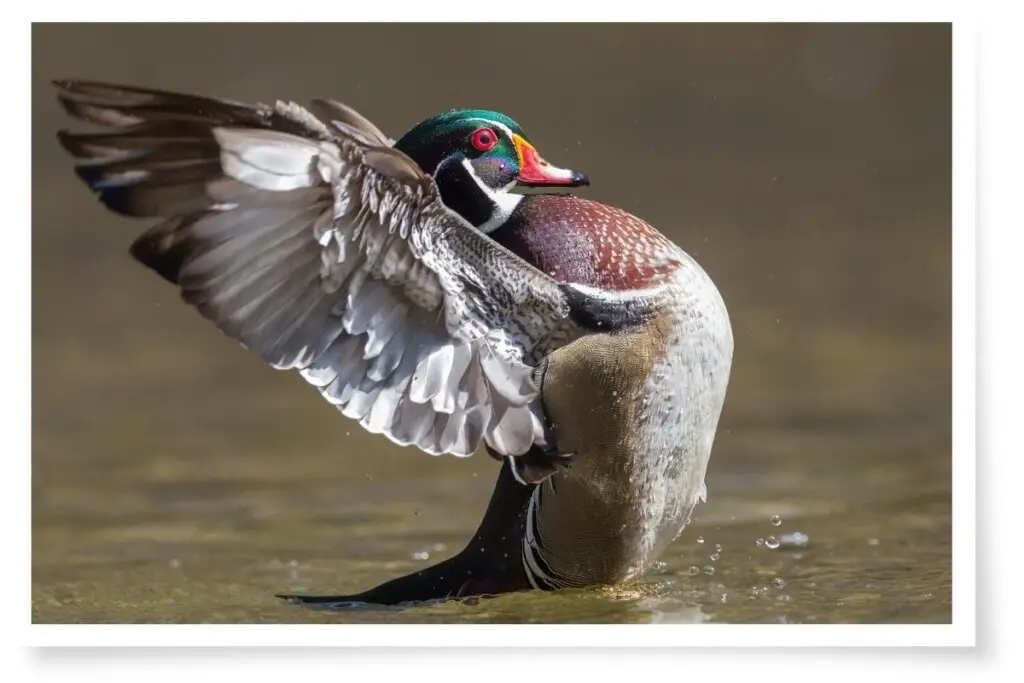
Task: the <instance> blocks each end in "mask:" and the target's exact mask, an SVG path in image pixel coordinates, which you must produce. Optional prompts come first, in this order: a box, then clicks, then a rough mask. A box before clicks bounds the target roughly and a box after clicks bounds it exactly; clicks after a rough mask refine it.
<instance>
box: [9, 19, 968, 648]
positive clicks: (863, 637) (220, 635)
mask: <svg viewBox="0 0 1024 683" xmlns="http://www.w3.org/2000/svg"><path fill="white" fill-rule="evenodd" d="M510 1H511V0H510ZM343 4H344V5H345V7H343V8H339V7H338V6H337V5H333V6H332V7H331V9H334V10H335V11H334V12H330V11H329V10H328V11H326V12H325V8H324V7H321V6H319V5H318V4H317V3H313V2H304V3H302V4H301V5H299V4H297V3H290V4H285V5H281V4H279V3H264V4H259V3H253V4H250V5H247V7H246V13H245V17H244V18H245V20H246V21H254V20H274V19H277V20H288V21H302V20H323V19H325V18H327V17H332V16H333V17H337V18H338V19H344V20H355V21H368V20H378V21H379V20H387V18H386V17H381V16H380V15H379V13H378V12H376V11H375V8H374V7H373V5H372V3H343ZM349 4H351V5H352V6H351V7H349V6H348V5H349ZM401 4H402V3H394V7H395V8H396V10H398V12H400V13H396V14H397V16H399V17H400V18H401V19H402V20H415V21H438V20H452V19H458V18H465V19H467V20H474V21H476V20H485V19H488V18H490V17H487V16H485V15H486V8H482V7H481V3H479V2H472V3H462V5H461V6H456V5H455V3H448V4H447V8H446V10H447V11H449V12H454V13H455V15H456V16H454V17H453V16H451V14H449V15H448V16H446V17H441V16H439V15H438V14H437V11H438V5H437V4H436V3H416V2H413V3H409V4H408V6H407V7H405V8H401V9H399V5H401ZM47 5H48V6H47V7H42V6H40V7H39V8H38V10H39V11H42V10H48V11H49V12H51V13H54V10H56V9H61V10H64V11H62V12H60V13H59V18H60V20H62V21H66V20H92V21H96V20H109V19H114V20H120V21H123V20H125V19H126V18H127V17H131V18H132V19H133V20H143V19H145V20H153V19H156V18H158V17H159V15H161V14H162V15H163V17H159V18H168V19H174V20H179V21H180V20H183V18H184V16H185V11H186V7H188V6H191V7H192V8H195V9H202V10H205V11H204V12H202V13H201V14H202V15H204V19H205V20H238V19H240V18H241V17H240V16H239V14H238V6H237V5H236V4H235V3H230V4H225V5H224V6H223V9H222V10H221V11H220V12H218V11H217V9H219V8H218V7H215V6H214V5H213V4H212V3H209V2H201V3H200V2H189V1H185V0H176V2H174V3H171V4H162V3H124V2H102V3H96V4H95V5H93V4H92V3H48V4H47ZM61 5H63V7H60V6H61ZM147 5H148V6H147ZM828 5H829V3H820V2H799V3H795V2H790V3H786V4H784V6H780V3H778V2H775V3H759V2H742V3H738V2H733V3H729V8H728V9H725V8H722V7H715V6H714V3H686V6H685V8H682V7H680V8H677V9H676V13H678V14H677V16H674V17H673V16H671V15H672V14H673V13H672V12H671V11H669V15H670V16H669V17H667V16H666V11H665V10H666V8H665V7H663V6H661V3H656V2H651V3H644V2H630V3H628V10H629V11H628V14H627V15H625V16H614V15H612V14H610V13H609V12H607V11H606V10H607V9H608V8H606V7H605V8H603V7H599V6H596V5H591V4H589V3H585V4H583V3H577V4H572V3H568V2H563V3H534V2H526V1H525V0H523V1H520V2H515V10H516V11H515V12H513V13H511V14H504V16H503V17H502V19H507V18H514V19H519V18H526V17H543V18H544V19H545V20H553V21H557V20H569V21H572V20H580V19H581V18H583V17H585V18H586V20H588V21H600V20H603V21H615V20H626V19H628V20H630V21H643V20H662V21H664V20H666V19H669V20H687V21H712V20H716V21H721V20H730V19H733V20H735V19H737V18H739V17H742V19H743V20H798V21H803V20H808V19H809V18H812V17H813V18H816V19H822V18H829V19H833V20H836V19H838V20H879V17H880V16H882V15H884V16H885V20H888V21H894V20H895V21H900V20H913V21H920V20H926V19H930V20H938V21H941V20H946V19H949V18H951V17H952V16H953V14H962V13H954V12H952V11H951V8H952V7H953V6H954V5H953V4H952V3H928V4H927V5H919V4H918V3H892V2H884V3H881V2H880V3H864V2H861V3H858V9H859V10H860V11H859V12H857V13H856V14H855V15H853V16H851V13H850V12H842V10H841V9H838V10H837V11H833V9H834V8H831V7H829V6H828ZM531 6H532V7H531ZM584 7H585V8H586V9H583V8H584ZM541 8H543V12H540V11H539V10H540V9H541ZM161 9H163V10H164V11H163V12H162V13H161V12H160V11H159V10H161ZM620 9H621V8H620ZM867 10H874V11H867ZM17 11H20V10H17ZM406 11H407V12H408V13H407V14H406V13H405V12H406ZM684 11H685V16H684V15H683V12H684ZM460 12H461V14H460ZM144 14H145V16H143V15H144ZM199 15H200V13H198V12H192V13H189V16H191V17H197V16H199ZM602 15H603V16H602ZM11 18H12V17H11V16H10V15H8V17H7V20H8V21H7V22H5V24H7V26H10V27H15V30H16V31H17V30H18V29H19V28H20V27H16V22H13V21H10V20H11ZM51 20H57V16H56V15H55V14H53V15H52V16H51ZM8 22H9V23H8ZM22 26H23V25H22ZM3 30H4V31H5V33H7V32H9V31H10V29H9V28H7V27H6V26H5V28H4V29H3ZM19 33H20V31H19ZM6 37H7V36H5V38H6ZM22 37H24V36H22ZM19 42H21V41H19ZM4 43H5V44H6V45H13V44H15V42H14V41H13V40H5V41H4ZM26 51H27V50H26ZM23 54H24V52H23ZM974 61H975V60H974V30H973V26H972V25H971V24H970V23H967V22H961V21H959V20H958V21H957V25H956V27H955V30H954V128H953V130H954V155H955V156H954V158H955V161H956V162H955V164H954V182H953V189H954V196H955V197H956V200H955V204H954V225H955V229H954V285H955V286H954V315H955V318H954V320H955V322H954V346H953V348H954V363H955V376H954V382H955V385H954V386H955V388H956V390H955V391H954V470H953V471H954V481H955V486H954V527H953V529H954V575H955V577H956V579H955V583H954V586H953V610H954V612H953V614H954V624H953V625H949V626H876V625H865V626H816V625H815V626H811V625H807V626H803V625H787V626H784V627H781V626H748V625H696V626H691V625H647V626H643V627H638V626H579V625H572V626H568V625H567V626H549V625H532V626H528V627H526V626H502V625H494V626H478V625H448V626H413V625H387V626H366V625H358V626H357V625H335V626H319V625H299V626H281V625H266V626H262V625H238V626H219V625H216V626H159V625H154V626H122V625H112V626H96V625H82V626H71V625H33V626H31V627H30V628H29V629H28V630H27V634H28V638H27V643H29V644H35V645H43V644H46V645H88V646H103V645H113V644H117V645H121V646H124V645H133V646H139V645H170V644H173V645H194V646H210V645H238V646H280V645H304V646H316V645H328V646H339V645H344V646H350V647H351V646H379V645H399V646H406V647H408V646H414V647H431V648H432V647H436V646H451V645H456V644H457V645H466V646H486V647H492V648H493V647H495V646H497V645H500V644H502V643H506V644H520V645H524V644H527V643H528V644H529V645H530V646H531V647H541V646H544V645H556V646H559V647H582V646H589V647H602V648H605V647H610V646H623V645H627V644H628V645H635V646H649V647H666V646H671V647H677V646H679V645H682V644H685V645H687V646H710V645H725V646H737V645H756V646H783V647H788V646H807V645H824V646H839V645H853V644H856V645H878V646H906V645H909V646H933V645H938V646H948V645H969V644H973V643H974V639H975V585H974V583H975V566H974V557H973V555H974V552H973V551H974V529H975V513H974V505H975V491H974V478H975V472H974V467H973V465H974V459H973V458H972V457H971V456H972V454H973V453H974V450H975V448H974V447H975V425H974V403H975V396H974V357H975V334H974V322H975V318H974V300H975V286H974V279H975V249H974V247H975V244H974V242H975V235H974V230H973V226H974V216H975V206H974V201H975V198H974V186H975V172H974V164H973V159H974V147H975V143H974V131H975V120H974V103H973V98H974V93H975V84H974V81H975V68H976V67H975V63H974ZM8 63H9V64H19V63H21V60H17V59H8ZM7 88H8V90H9V91H14V92H27V91H28V88H23V89H20V90H19V89H17V88H14V87H13V86H12V85H11V84H10V83H8V85H7ZM27 114H28V112H26V111H24V110H21V109H19V108H18V107H17V106H13V107H10V106H9V107H6V108H5V110H4V112H3V115H4V116H5V118H14V119H15V121H12V122H10V123H8V125H7V126H6V127H5V130H8V131H12V130H27V129H28V126H27V123H28V122H27V121H26V118H27ZM5 123H6V122H5ZM11 138H12V139H10V140H9V143H10V144H11V145H15V144H17V145H26V143H29V144H30V140H29V139H28V136H27V135H25V136H11ZM23 151H25V152H26V154H25V157H23V158H26V157H29V153H28V150H24V149H23ZM9 153H11V154H12V156H13V152H11V151H10V150H9ZM6 166H7V173H8V176H9V175H10V173H9V172H10V170H11V168H12V166H14V165H13V164H10V163H9V164H6ZM15 171H16V172H15V174H14V175H15V177H13V178H10V177H5V184H4V187H5V188H6V189H7V194H8V195H9V196H17V197H19V198H22V199H23V203H22V205H21V206H24V205H26V204H27V203H28V202H27V199H28V198H29V197H30V189H29V188H28V187H27V180H28V176H27V174H25V173H24V169H23V168H18V167H16V166H15ZM21 206H19V209H20V208H21ZM26 213H27V212H26ZM27 223H28V221H22V222H21V223H20V224H21V225H25V224H27ZM18 225H19V223H18V222H17V221H13V220H12V221H9V222H8V230H9V232H10V233H12V234H16V235H17V236H18V237H19V238H21V239H24V240H25V241H24V242H23V243H21V245H19V246H28V234H27V231H21V230H18V229H17V227H16V226H18ZM27 251H28V250H26V251H23V252H22V254H24V253H26V252H27ZM8 264H9V265H10V266H11V268H12V270H15V272H16V274H18V275H20V274H22V273H21V272H17V271H16V269H17V268H18V267H20V266H21V264H25V265H26V266H27V259H23V258H20V257H16V258H15V259H10V260H9V261H8ZM25 270H26V271H27V268H26V269H25ZM27 275H28V273H27V272H25V273H24V276H25V279H24V280H20V281H19V283H18V284H17V285H14V284H12V285H11V286H8V287H5V288H4V291H6V292H9V293H11V292H13V293H18V292H24V291H26V289H27V287H26V286H25V285H26V284H27V281H28V277H27ZM4 277H9V275H8V274H6V273H5V275H4ZM19 285H20V286H19ZM26 308H28V307H27V306H26ZM26 313H27V314H26ZM29 319H30V310H26V311H23V315H22V325H21V327H20V329H21V330H30V329H31V327H30V323H29ZM3 343H4V344H5V345H9V344H12V343H13V344H16V345H17V346H16V347H15V348H12V349H6V348H5V352H6V353H4V355H3V357H4V358H19V359H28V358H30V357H31V356H30V353H31V348H30V340H29V339H25V338H22V337H11V336H8V335H3ZM16 369H17V370H18V371H19V372H20V373H21V377H20V379H21V380H22V381H24V385H23V386H30V374H29V371H30V366H29V365H28V363H27V362H24V363H21V364H19V365H18V367H17V368H16ZM15 403H16V404H17V405H15V406H12V407H11V410H10V411H8V410H7V409H5V411H4V415H3V417H4V420H5V422H7V421H9V422H10V423H11V424H12V425H13V429H7V430H5V431H6V432H7V433H9V434H11V435H12V436H14V435H15V433H17V436H16V437H15V438H16V445H19V446H24V448H17V449H12V450H14V451H15V452H22V453H26V452H30V450H29V444H30V439H29V438H28V437H29V434H28V432H27V430H26V429H25V427H27V426H28V425H29V420H28V417H29V415H28V410H27V408H28V406H27V404H26V402H24V401H20V400H19V401H16V402H15ZM11 457H12V459H13V456H11ZM10 466H11V467H12V468H16V470H14V473H15V474H16V475H17V476H12V477H11V478H10V479H9V496H8V497H6V499H5V503H6V504H8V505H11V504H12V503H13V504H15V505H16V506H17V509H18V510H20V511H21V512H22V513H24V512H25V511H26V510H29V509H30V507H29V500H28V493H29V491H30V488H29V487H28V486H27V482H28V480H29V477H28V476H22V475H29V474H30V469H29V463H28V462H26V461H22V460H18V461H17V462H16V463H14V462H12V463H10ZM8 518H18V519H23V517H20V516H15V515H9V516H8ZM19 530H20V532H21V533H20V534H19V535H21V536H22V537H23V538H22V539H21V540H22V545H21V547H23V548H30V528H29V526H28V524H26V523H22V524H21V525H20V526H19ZM24 532H28V533H27V534H26V533H24ZM8 564H12V563H8ZM24 564H27V563H24ZM21 570H22V566H21V565H19V567H18V568H17V569H16V571H19V572H21ZM27 573H28V572H27V571H25V572H24V574H25V576H24V579H25V580H24V581H16V582H14V583H13V584H9V585H23V586H26V588H27V586H28V578H29V577H28V576H27ZM9 592H14V593H17V591H9ZM19 597H21V596H20V594H19ZM20 602H21V604H22V606H23V609H22V610H20V618H19V620H18V624H19V625H23V624H24V620H25V619H27V616H28V614H29V605H28V603H29V596H28V591H25V595H24V597H23V599H22V600H20Z"/></svg>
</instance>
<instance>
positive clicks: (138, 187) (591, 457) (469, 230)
mask: <svg viewBox="0 0 1024 683" xmlns="http://www.w3.org/2000/svg"><path fill="white" fill-rule="evenodd" d="M55 85H56V87H57V89H58V92H59V99H60V102H61V103H62V104H63V106H64V108H65V109H66V110H67V112H69V113H70V114H71V115H72V116H74V117H76V118H78V119H82V120H84V121H87V122H90V123H94V124H100V125H102V126H106V127H107V130H103V131H101V132H93V133H73V132H67V131H62V132H61V133H60V134H59V139H60V142H61V143H62V144H63V146H64V147H65V148H66V149H67V150H68V151H69V152H70V153H71V154H72V155H73V156H75V157H77V158H78V159H79V161H78V163H77V165H76V167H75V168H76V171H77V173H78V175H79V176H80V177H81V178H82V179H83V180H84V181H85V182H86V183H87V184H88V185H89V186H90V187H91V188H92V189H93V190H94V191H95V192H96V193H97V194H98V196H99V199H100V201H102V202H103V204H105V205H106V206H107V208H108V209H110V210H112V211H114V212H117V213H119V214H123V215H127V216H138V217H161V218H162V219H163V222H161V223H159V224H157V225H156V226H155V227H151V228H150V229H148V230H147V231H146V232H145V233H143V234H142V235H141V236H140V237H139V238H138V239H137V240H136V241H135V242H134V243H133V244H132V247H131V253H132V255H133V256H134V257H135V258H136V259H137V260H138V261H140V262H141V263H142V264H144V265H145V266H148V267H149V268H151V269H153V270H154V271H156V272H157V273H158V274H159V275H161V276H162V277H163V278H164V279H166V280H167V281H169V282H170V283H172V284H174V285H176V286H178V287H179V288H180V291H181V295H182V298H183V299H184V301H185V302H187V303H188V304H190V305H192V306H194V307H195V308H196V309H198V311H199V312H200V313H201V314H202V315H203V316H204V317H206V318H207V319H209V320H210V321H211V322H213V323H214V324H215V325H216V326H217V327H218V328H220V329H221V330H222V331H223V332H225V333H226V334H228V335H229V336H231V337H232V338H234V339H235V340H237V341H239V342H240V343H241V344H242V345H243V346H244V347H246V348H248V349H250V350H252V351H255V352H256V353H259V354H260V355H261V356H262V357H263V358H264V359H265V360H266V362H267V363H268V364H270V365H271V366H273V367H274V368H278V369H292V370H297V371H298V372H299V374H300V375H301V376H302V377H303V378H304V379H305V380H306V381H307V382H309V383H310V384H312V385H313V386H315V387H316V388H317V389H318V390H319V392H320V393H321V394H322V396H323V397H324V398H325V399H327V401H329V402H330V403H332V404H334V405H335V406H337V408H338V409H339V410H340V411H341V412H342V413H343V414H344V415H345V416H347V417H348V418H351V419H354V420H358V421H359V423H360V424H361V425H362V426H363V427H364V428H365V429H367V430H368V431H370V432H372V433H379V434H383V435H385V436H386V437H388V438H389V439H390V440H391V441H393V442H395V443H397V444H401V445H404V446H409V445H411V446H415V447H417V448H418V449H420V450H423V451H426V452H428V453H431V454H441V453H448V454H452V455H457V456H468V455H471V454H473V453H474V452H475V451H477V450H478V448H479V447H480V445H481V444H480V442H481V441H483V442H484V443H483V446H484V448H485V450H486V451H487V452H488V453H489V454H490V455H491V456H492V457H494V458H496V459H498V460H501V461H502V466H501V471H500V473H499V476H498V481H497V485H496V487H495V490H494V493H493V495H492V498H491V502H490V504H489V506H488V508H487V512H486V514H485V516H484V519H483V521H482V522H481V524H480V527H479V529H478V531H477V533H476V535H475V536H474V538H473V539H472V540H471V541H470V543H469V544H468V545H467V546H466V548H465V549H464V550H463V551H462V552H461V553H459V554H458V555H456V556H454V557H452V558H450V559H448V560H445V561H444V562H441V563H439V564H436V565H434V566H432V567H429V568H427V569H424V570H422V571H418V572H415V573H413V574H410V575H408V576H404V577H401V578H398V579H395V580H392V581H389V582H387V583H384V584H382V585H380V586H377V587H376V588H373V589H370V590H368V591H365V592H363V593H360V594H358V595H347V596H322V597H321V596H281V597H287V598H290V599H292V600H294V601H297V602H304V603H317V604H320V605H322V606H333V605H343V604H348V603H375V604H400V603H410V602H418V601H427V600H436V599H448V598H460V597H468V596H475V595H484V594H492V595H493V594H499V593H506V592H511V591H518V590H527V589H544V590H552V589H558V588H565V587H583V586H592V585H601V584H603V585H609V584H616V583H619V582H622V581H625V580H628V579H631V578H634V577H637V576H638V575H640V574H641V573H642V572H643V570H644V569H645V568H646V567H647V566H648V565H649V563H650V562H652V561H653V560H654V559H655V558H656V557H657V556H658V554H659V553H660V552H661V551H662V550H663V549H664V547H665V546H666V545H667V544H668V543H669V542H670V541H672V540H673V539H674V538H675V537H676V536H678V535H679V533H680V532H681V531H682V529H683V527H684V525H685V524H686V522H687V520H688V518H689V515H690V513H691V511H692V510H693V508H694V506H695V505H696V504H697V502H698V500H704V498H705V488H704V474H705V470H706V468H707V464H708V459H709V457H710V454H711V450H712V443H713V441H714V437H715V432H716V429H717V425H718V420H719V416H720V413H721V411H722V407H723V403H724V400H725V395H726V387H727V384H728V381H729V372H730V367H731V363H732V353H733V338H732V330H731V326H730V322H729V316H728V313H727V311H726V307H725V304H724V302H723V300H722V298H721V296H720V294H719V292H718V290H717V289H716V287H715V285H714V283H713V282H712V281H711V279H710V278H709V277H708V275H707V274H706V273H705V272H704V270H703V269H702V268H701V267H700V266H699V265H698V264H697V263H696V262H695V261H694V260H693V259H692V258H691V257H690V256H689V255H687V254H686V253H685V252H684V251H683V250H682V249H680V248H679V247H678V246H676V245H675V244H673V243H672V242H670V241H669V240H668V239H666V238H665V237H664V236H662V235H661V234H660V233H659V232H657V231H656V230H655V229H654V228H653V227H651V226H650V225H648V224H647V223H645V222H644V221H642V220H640V219H639V218H636V217H634V216H632V215H630V214H628V213H626V212H624V211H622V210H619V209H616V208H613V207H610V206H606V205H604V204H600V203H597V202H594V201H589V200H586V199H582V198H579V197H575V196H572V195H569V194H528V195H524V194H519V193H514V192H513V190H514V189H515V188H516V187H517V186H528V187H542V188H557V187H563V188H568V187H576V186H580V185H584V184H587V178H586V177H585V176H584V175H582V174H580V173H577V172H573V171H569V170H565V169H561V168H556V167H555V166H552V165H551V164H549V163H548V162H546V161H544V160H543V159H542V158H541V157H540V155H539V154H538V152H537V150H536V149H535V148H534V146H533V145H532V144H531V143H530V142H529V141H528V138H527V136H526V134H525V133H524V132H523V130H522V129H521V128H520V126H519V125H518V124H516V122H515V121H513V120H512V119H510V118H508V117H507V116H504V115H502V114H499V113H496V112H492V111H484V110H457V111H451V112H447V113H444V114H441V115H439V116H435V117H433V118H430V119H427V120H426V121H423V122H422V123H420V124H418V125H417V126H415V127H414V128H413V129H412V130H410V131H409V132H408V133H406V134H405V135H404V136H402V137H401V138H400V139H399V140H398V141H397V142H396V141H393V140H391V139H390V138H388V137H387V136H386V135H384V134H383V133H382V132H381V131H380V130H379V129H378V128H377V127H376V126H375V125H373V124H372V123H371V122H370V121H368V120H367V119H365V118H364V117H362V116H361V115H359V114H358V113H356V112H355V111H354V110H352V109H351V108H349V107H346V106H345V105H343V104H340V103H338V102H333V101H325V100H318V101H316V102H315V103H314V106H313V108H312V109H306V108H303V107H301V106H299V105H297V104H294V103H290V102H288V103H285V102H277V103H276V104H274V105H273V106H268V105H249V104H242V103H236V102H229V101H224V100H217V99H210V98H206V97H199V96H193V95H184V94H176V93H169V92H162V91H157V90H148V89H140V88H134V87H126V86H118V85H109V84H102V83H94V82H84V81H58V82H56V83H55Z"/></svg>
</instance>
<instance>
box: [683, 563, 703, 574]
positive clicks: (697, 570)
mask: <svg viewBox="0 0 1024 683" xmlns="http://www.w3.org/2000/svg"><path fill="white" fill-rule="evenodd" d="M686 573H687V574H689V575H690V576H697V574H700V567H698V566H696V565H694V566H692V567H690V568H689V569H687V570H686Z"/></svg>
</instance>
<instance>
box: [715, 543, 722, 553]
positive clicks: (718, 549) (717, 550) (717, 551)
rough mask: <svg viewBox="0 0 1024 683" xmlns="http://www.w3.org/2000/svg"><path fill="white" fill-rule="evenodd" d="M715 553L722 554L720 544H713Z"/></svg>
mask: <svg viewBox="0 0 1024 683" xmlns="http://www.w3.org/2000/svg"><path fill="white" fill-rule="evenodd" d="M715 552H716V553H720V552H722V544H721V543H716V544H715Z"/></svg>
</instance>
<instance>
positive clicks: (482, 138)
mask: <svg viewBox="0 0 1024 683" xmlns="http://www.w3.org/2000/svg"><path fill="white" fill-rule="evenodd" d="M496 144H498V136H497V135H496V134H495V132H494V131H493V130H491V129H490V128H477V129H476V131H474V132H473V146H474V147H476V148H477V149H478V150H480V151H481V152H486V151H487V150H489V149H494V146H495V145H496Z"/></svg>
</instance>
